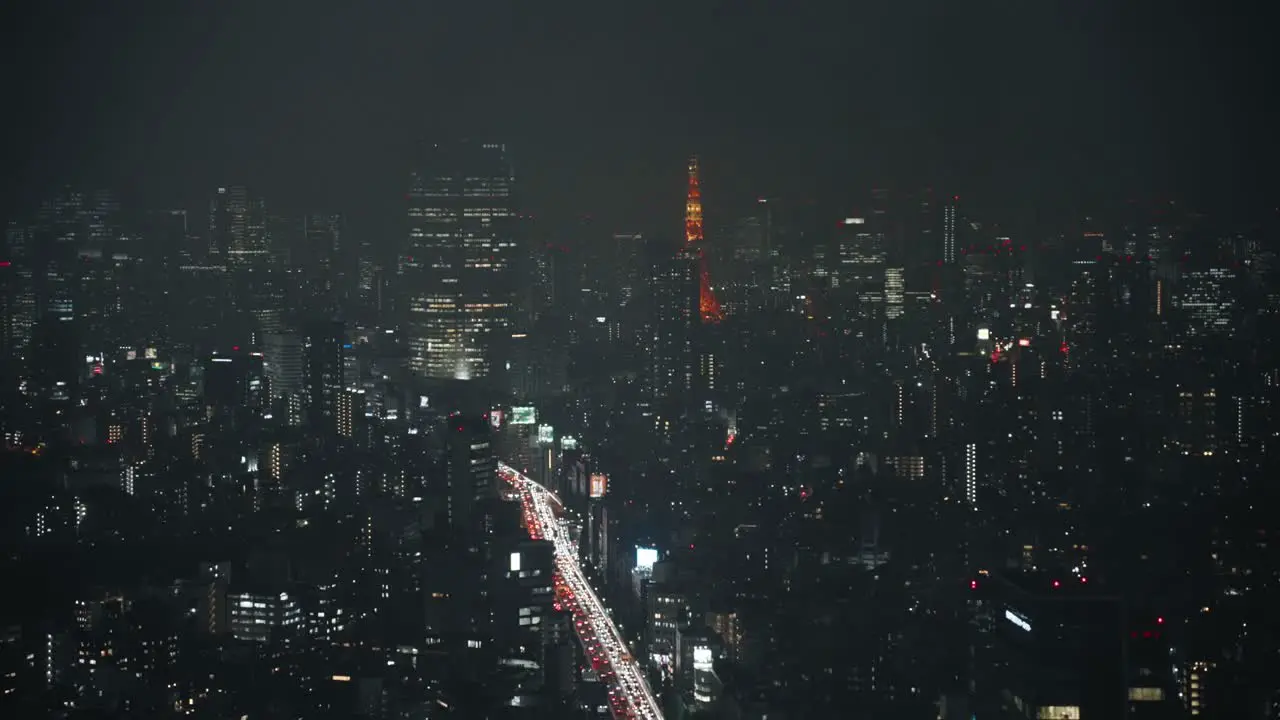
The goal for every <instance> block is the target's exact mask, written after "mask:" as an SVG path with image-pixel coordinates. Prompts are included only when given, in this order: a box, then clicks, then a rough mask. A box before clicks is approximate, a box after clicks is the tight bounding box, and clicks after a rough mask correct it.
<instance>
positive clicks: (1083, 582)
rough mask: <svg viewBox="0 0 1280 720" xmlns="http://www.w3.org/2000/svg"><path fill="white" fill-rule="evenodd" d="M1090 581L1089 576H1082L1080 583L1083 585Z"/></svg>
mask: <svg viewBox="0 0 1280 720" xmlns="http://www.w3.org/2000/svg"><path fill="white" fill-rule="evenodd" d="M1088 582H1089V578H1087V577H1082V578H1080V584H1081V585H1084V584H1086V583H1088Z"/></svg>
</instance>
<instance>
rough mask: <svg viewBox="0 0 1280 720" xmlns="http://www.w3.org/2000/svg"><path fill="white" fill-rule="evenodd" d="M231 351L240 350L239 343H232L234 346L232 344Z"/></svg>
mask: <svg viewBox="0 0 1280 720" xmlns="http://www.w3.org/2000/svg"><path fill="white" fill-rule="evenodd" d="M231 351H232V352H240V346H239V345H232V346H231Z"/></svg>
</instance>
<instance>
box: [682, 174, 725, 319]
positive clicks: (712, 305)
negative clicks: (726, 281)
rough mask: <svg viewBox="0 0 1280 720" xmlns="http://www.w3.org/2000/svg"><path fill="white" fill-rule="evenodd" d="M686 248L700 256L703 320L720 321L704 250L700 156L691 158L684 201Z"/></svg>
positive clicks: (699, 284)
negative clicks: (699, 171)
mask: <svg viewBox="0 0 1280 720" xmlns="http://www.w3.org/2000/svg"><path fill="white" fill-rule="evenodd" d="M684 248H685V251H686V252H690V253H694V254H695V255H696V257H697V258H698V308H699V310H700V311H701V313H702V322H704V323H718V322H720V321H721V320H722V319H723V318H724V313H723V312H722V311H721V310H720V301H719V300H716V295H715V293H714V292H713V291H712V290H711V275H710V273H708V272H707V256H706V253H704V252H703V237H702V188H701V185H700V184H699V182H698V158H697V157H696V156H695V157H692V158H689V194H688V196H687V197H686V198H685V201H684Z"/></svg>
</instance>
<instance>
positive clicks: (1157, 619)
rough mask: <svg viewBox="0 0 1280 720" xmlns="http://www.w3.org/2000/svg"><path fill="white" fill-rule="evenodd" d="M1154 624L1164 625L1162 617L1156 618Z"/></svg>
mask: <svg viewBox="0 0 1280 720" xmlns="http://www.w3.org/2000/svg"><path fill="white" fill-rule="evenodd" d="M1156 624H1157V625H1163V624H1164V618H1162V617H1158V618H1156Z"/></svg>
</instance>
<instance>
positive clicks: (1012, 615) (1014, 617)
mask: <svg viewBox="0 0 1280 720" xmlns="http://www.w3.org/2000/svg"><path fill="white" fill-rule="evenodd" d="M1004 617H1005V619H1006V620H1008V621H1009V622H1011V623H1013V624H1014V625H1017V626H1018V627H1020V628H1022V629H1023V630H1026V631H1027V632H1031V623H1030V622H1028V621H1027V619H1026V618H1024V617H1022V616H1021V615H1019V614H1018V613H1016V612H1014V611H1012V610H1005V611H1004Z"/></svg>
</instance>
